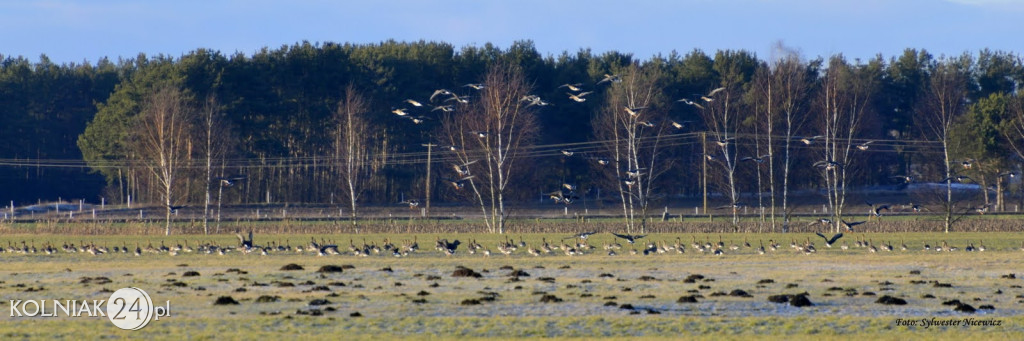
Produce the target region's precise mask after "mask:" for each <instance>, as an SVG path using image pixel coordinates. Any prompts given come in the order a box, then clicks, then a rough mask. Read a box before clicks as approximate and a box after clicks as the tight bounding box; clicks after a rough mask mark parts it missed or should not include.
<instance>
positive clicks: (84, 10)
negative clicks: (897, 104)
mask: <svg viewBox="0 0 1024 341" xmlns="http://www.w3.org/2000/svg"><path fill="white" fill-rule="evenodd" d="M1021 15H1024V1H1015V0H896V1H884V0H862V1H857V0H834V1H810V0H722V1H711V0H684V1H675V2H662V1H651V0H638V1H634V2H631V3H629V4H628V6H626V5H623V4H622V3H621V2H613V1H605V0H597V1H576V0H573V1H557V2H552V3H548V2H545V1H539V0H528V1H516V2H510V1H486V2H481V1H472V0H447V1H432V2H423V1H413V0H386V1H374V2H365V3H364V2H355V3H347V2H333V1H300V2H297V3H289V4H283V3H277V2H272V1H238V0H228V1H211V2H205V1H196V0H186V1H179V2H166V3H165V2H134V1H127V0H98V1H70V0H51V1H41V2H21V1H5V0H0V29H3V30H4V31H5V32H16V33H15V34H4V35H3V36H2V37H0V54H3V55H4V56H5V57H17V56H22V57H25V58H27V59H29V60H31V61H33V62H36V61H38V60H39V57H40V55H42V54H45V55H46V56H47V57H48V58H49V59H50V60H51V61H53V62H54V63H58V64H63V63H82V62H83V61H88V62H90V63H94V62H95V61H97V60H98V59H99V58H101V57H107V58H110V59H111V60H114V61H116V60H118V59H119V58H134V57H135V56H137V55H138V54H139V53H145V54H146V55H149V56H154V55H158V54H164V55H167V56H172V57H175V58H177V57H179V56H181V55H183V54H186V53H188V52H190V51H193V50H195V49H198V48H208V49H212V50H217V51H220V52H221V53H223V54H225V55H232V54H234V53H236V52H241V53H243V54H245V55H247V56H248V55H252V54H253V53H254V52H256V51H259V50H260V49H262V48H270V49H277V48H279V47H281V46H282V45H292V44H295V43H298V42H302V41H309V42H311V43H322V42H335V43H354V44H368V43H379V42H382V41H386V40H390V39H394V40H397V41H419V40H426V41H439V42H445V43H449V44H452V45H453V46H454V47H455V48H456V51H458V50H459V49H460V48H461V47H464V46H470V45H475V46H483V45H484V44H486V43H493V44H495V45H496V46H498V47H500V48H503V49H504V48H507V47H508V46H510V45H511V44H512V43H513V42H514V41H517V40H532V41H533V42H534V43H535V45H536V47H537V50H538V51H539V52H540V53H541V54H542V55H544V56H548V55H555V56H557V55H559V54H561V53H562V52H569V53H574V52H576V51H578V50H580V49H586V48H589V49H591V50H593V51H594V52H595V53H602V52H606V51H613V50H614V51H619V52H623V53H630V54H632V55H633V56H634V57H635V58H637V59H641V60H646V59H650V58H651V57H652V56H654V55H659V54H660V55H663V56H667V55H668V54H669V53H670V52H671V51H677V52H678V53H680V54H686V53H687V52H689V51H692V50H694V49H700V50H702V51H704V52H706V53H708V54H713V53H714V52H715V51H717V50H723V49H732V50H739V49H742V50H747V51H751V52H753V53H755V54H757V56H758V58H761V59H769V58H770V56H771V54H772V52H771V51H772V46H773V45H775V43H776V42H779V41H781V42H782V43H783V44H784V45H785V46H787V47H789V48H792V49H795V50H797V51H800V52H801V54H802V56H803V57H805V58H809V59H810V58H816V57H819V56H820V57H827V56H831V55H833V54H838V53H841V54H843V55H844V56H846V57H848V59H850V60H853V59H861V60H865V59H869V58H873V57H874V56H875V55H877V54H881V55H882V56H884V57H885V58H887V59H888V58H890V57H894V56H898V55H899V54H901V53H902V52H903V50H904V49H907V48H914V49H925V50H927V51H929V52H930V53H932V54H933V55H935V56H940V55H947V56H950V55H959V54H962V53H964V52H967V53H972V54H975V53H977V51H979V50H982V49H986V48H987V49H991V50H999V51H1005V52H1012V53H1015V54H1018V55H1019V54H1021V52H1022V50H1021V45H1020V44H1019V41H1018V40H1017V39H1016V35H1018V34H1019V33H1018V32H1021V31H1024V30H1022V29H1024V24H1022V23H1021V20H1019V18H1020V17H1021Z"/></svg>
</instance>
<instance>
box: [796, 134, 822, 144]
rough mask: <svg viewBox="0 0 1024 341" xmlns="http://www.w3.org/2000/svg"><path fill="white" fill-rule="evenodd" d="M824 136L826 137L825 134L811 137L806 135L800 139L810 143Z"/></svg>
mask: <svg viewBox="0 0 1024 341" xmlns="http://www.w3.org/2000/svg"><path fill="white" fill-rule="evenodd" d="M822 137H825V136H824V135H815V136H811V137H804V138H801V139H800V142H803V143H804V144H807V145H809V144H812V143H814V140H817V139H820V138H822Z"/></svg>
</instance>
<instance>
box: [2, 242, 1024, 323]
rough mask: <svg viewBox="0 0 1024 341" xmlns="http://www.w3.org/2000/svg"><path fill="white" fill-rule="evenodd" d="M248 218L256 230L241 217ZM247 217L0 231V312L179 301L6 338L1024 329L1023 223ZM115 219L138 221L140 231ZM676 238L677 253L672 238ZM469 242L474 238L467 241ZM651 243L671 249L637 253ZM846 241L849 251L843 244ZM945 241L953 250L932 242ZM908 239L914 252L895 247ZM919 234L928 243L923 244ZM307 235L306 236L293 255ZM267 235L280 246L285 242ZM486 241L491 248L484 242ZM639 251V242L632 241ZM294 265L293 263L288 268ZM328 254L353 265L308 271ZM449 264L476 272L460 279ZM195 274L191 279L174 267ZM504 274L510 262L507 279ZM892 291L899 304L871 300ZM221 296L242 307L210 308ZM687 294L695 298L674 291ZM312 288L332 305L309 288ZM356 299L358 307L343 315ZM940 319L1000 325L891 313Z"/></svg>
mask: <svg viewBox="0 0 1024 341" xmlns="http://www.w3.org/2000/svg"><path fill="white" fill-rule="evenodd" d="M562 223H564V224H567V225H566V227H565V229H566V230H574V231H575V230H576V229H582V228H583V227H585V226H584V225H580V226H576V225H572V224H573V223H572V222H562ZM520 224H524V225H525V223H523V222H520ZM242 227H248V226H235V227H233V228H242ZM253 227H254V228H255V230H256V231H257V232H256V234H255V241H254V242H255V244H257V245H261V246H274V248H273V249H271V250H269V252H268V255H266V256H261V255H260V252H258V251H257V252H252V253H249V254H243V253H242V252H241V250H240V249H237V247H238V239H237V237H235V236H234V235H233V234H220V235H212V236H202V235H172V236H170V237H164V236H160V235H155V234H151V233H141V232H146V231H142V230H140V231H137V232H140V233H124V235H107V234H104V235H93V234H88V233H86V234H77V235H56V234H46V233H42V234H40V233H25V232H26V231H31V230H32V229H31V228H30V227H26V226H9V225H8V226H5V227H4V228H3V230H0V231H2V233H3V235H0V247H4V248H5V249H6V248H8V245H10V246H14V247H16V248H20V247H21V245H22V242H23V241H24V245H25V246H28V247H30V248H31V247H32V246H34V247H35V248H36V249H37V252H36V253H28V254H22V253H19V252H10V253H8V252H5V253H2V254H0V277H2V278H3V279H2V283H0V296H2V297H0V309H2V310H4V311H6V310H8V309H9V308H8V305H9V300H12V299H27V298H47V299H71V298H74V299H105V298H107V297H108V296H109V295H110V292H111V291H113V290H117V289H118V288H122V287H129V286H134V287H139V288H142V289H144V290H147V291H148V292H149V294H150V295H151V296H152V297H153V299H154V300H155V301H158V302H163V301H166V300H170V301H171V305H172V314H173V315H172V316H171V317H166V318H162V319H161V320H160V321H153V322H152V323H150V325H149V326H147V327H145V328H144V329H142V330H140V331H134V332H129V331H122V330H119V329H116V328H115V327H114V326H113V325H111V324H110V322H109V321H107V320H105V319H100V318H95V319H91V318H78V319H72V318H64V317H61V318H36V319H26V318H11V317H9V316H8V315H9V314H0V337H3V338H4V339H24V338H37V337H52V336H59V337H73V338H82V339H91V338H98V337H101V336H113V337H114V338H129V337H130V338H156V339H165V338H172V337H173V338H177V339H180V338H191V339H225V338H226V339H251V338H252V337H260V336H271V335H277V336H280V335H281V334H284V335H289V336H294V337H296V338H303V337H320V338H323V337H328V338H338V337H342V338H345V339H381V338H384V339H394V338H398V337H402V338H414V339H415V338H445V339H449V338H455V337H458V338H491V337H497V338H513V337H516V338H518V337H530V336H544V337H555V338H561V339H593V338H601V337H612V338H620V339H621V338H624V337H625V338H630V339H635V338H640V339H645V338H673V339H675V338H686V339H691V338H696V339H707V338H713V337H714V338H717V337H716V336H715V335H716V334H728V335H734V337H737V338H743V337H746V336H754V337H764V336H774V337H786V338H796V339H833V338H835V339H847V338H852V337H858V338H860V337H868V338H872V339H874V338H881V339H907V338H925V337H927V338H941V339H945V338H959V337H965V336H976V337H977V336H980V337H982V338H983V339H1024V309H1022V308H1021V307H1022V306H1024V305H1022V303H1024V289H1022V285H1024V279H1022V278H1024V277H1022V276H1024V272H1022V270H1021V267H1020V264H1021V263H1022V262H1021V261H1022V260H1024V252H1022V251H1021V250H1020V247H1021V241H1024V236H1021V235H1020V234H1017V233H998V232H989V233H981V232H957V233H950V234H945V233H848V234H846V235H845V236H844V237H843V238H842V239H840V240H839V242H837V243H836V245H834V247H832V248H828V247H826V246H825V245H824V243H823V240H822V239H821V238H820V237H818V236H816V235H814V234H812V233H789V234H781V233H776V234H770V233H656V234H650V235H647V236H645V237H644V238H641V239H639V240H638V242H637V244H635V245H630V244H628V243H626V242H624V241H623V240H622V239H616V238H614V237H613V236H612V235H611V234H609V233H599V234H596V235H593V236H591V237H590V238H588V239H587V242H588V244H589V245H591V246H593V247H594V249H592V250H586V251H583V254H582V255H575V256H568V255H566V254H565V250H564V249H563V247H564V246H563V244H565V246H568V247H570V248H577V249H582V248H580V247H579V246H577V245H576V243H577V242H578V241H579V240H578V239H572V238H569V239H564V240H563V238H566V237H568V236H569V234H568V233H550V232H549V233H526V232H523V233H510V234H508V235H494V234H482V233H418V234H407V233H359V234H352V233H269V232H266V233H264V232H261V230H272V226H269V225H262V224H261V225H254V226H253ZM327 227H330V225H325V226H306V227H302V226H291V227H289V228H290V229H298V230H301V229H310V230H314V229H320V228H327ZM77 228H82V227H77ZM108 228H115V229H123V230H121V231H123V232H130V230H131V229H133V228H139V229H148V228H150V227H148V226H133V225H131V224H128V225H125V226H112V227H108ZM549 228H550V227H549ZM69 230H73V229H69ZM80 232H81V231H80ZM438 238H446V239H448V241H454V240H456V239H458V240H459V241H460V242H461V244H460V246H459V247H458V248H457V249H456V252H455V254H454V255H452V256H445V255H444V254H443V253H442V252H439V251H437V250H435V249H434V244H435V241H436V240H437V239H438ZM506 238H508V239H509V240H508V242H510V243H511V244H514V245H518V244H519V243H520V242H522V243H524V244H525V245H526V247H519V248H518V249H517V250H515V251H512V252H511V254H510V255H509V256H505V255H502V254H501V253H500V252H499V251H498V244H499V243H505V242H506ZM311 239H312V240H315V241H316V242H318V243H320V244H337V245H338V249H339V251H340V252H341V253H342V254H339V255H326V256H317V255H315V253H313V252H309V251H307V250H308V245H307V244H308V243H309V242H310V240H311ZM677 239H678V243H679V244H681V245H683V246H684V247H685V253H682V254H680V253H678V251H677V250H675V249H673V248H674V245H675V244H676V243H677ZM186 240H187V241H188V247H190V248H193V249H194V251H193V252H185V251H184V250H183V251H180V252H178V255H177V256H172V255H171V252H167V251H164V252H160V251H154V252H143V254H142V255H141V256H134V255H133V252H134V249H135V247H136V244H138V245H139V248H140V249H146V248H147V247H148V246H149V245H153V248H154V249H157V248H159V247H160V246H161V245H163V246H167V247H168V248H169V249H170V248H174V247H176V246H177V245H178V244H182V246H183V247H184V246H185V241H186ZM720 240H721V242H722V244H723V245H725V246H724V247H723V248H722V251H723V254H722V255H720V256H715V255H713V253H712V252H711V250H708V251H706V252H700V251H698V250H696V249H694V248H693V246H692V245H691V244H693V243H694V242H697V243H699V244H712V245H713V248H714V247H716V245H715V244H717V243H718V242H719V241H720ZM770 240H771V241H775V242H778V243H779V244H780V247H779V249H778V250H777V251H771V250H766V254H764V255H760V254H758V253H757V252H756V248H757V247H758V246H760V245H761V244H762V243H764V245H765V247H766V248H767V247H768V244H769V241H770ZM860 240H864V241H870V242H871V243H872V245H874V246H875V247H876V248H881V246H883V245H889V244H892V245H893V246H894V251H891V252H889V251H884V249H880V250H879V251H878V252H877V253H872V252H869V251H868V249H867V248H866V247H861V248H858V247H856V246H855V242H856V241H860ZM386 241H390V242H391V243H393V244H395V245H396V246H397V247H402V245H408V244H409V243H411V242H412V241H416V242H418V244H419V247H420V248H419V250H418V251H415V252H411V253H409V254H408V255H406V256H401V257H396V256H394V255H393V254H392V253H391V252H389V251H386V250H382V251H381V252H380V253H376V252H373V251H371V252H370V253H369V254H368V255H367V256H365V257H363V256H354V255H352V253H351V252H350V251H349V247H350V246H353V247H355V248H358V249H362V248H364V245H365V246H377V247H383V246H384V244H385V243H386ZM471 241H475V242H477V243H479V244H480V245H482V246H483V249H481V250H477V251H476V252H475V254H470V253H469V252H468V244H470V242H471ZM544 242H547V243H548V244H549V245H551V246H558V247H559V248H558V249H556V250H552V253H550V254H541V255H540V256H532V255H530V254H529V253H528V251H527V250H528V249H530V248H535V249H541V247H542V245H543V243H544ZM648 242H653V243H654V244H655V246H656V247H658V249H663V250H664V251H665V252H664V253H660V252H658V251H653V252H651V254H650V255H646V256H645V255H643V254H642V250H643V249H644V248H646V247H647V245H646V244H647V243H648ZM744 242H747V243H750V244H751V247H746V246H745V245H744ZM807 242H813V243H814V245H815V247H816V248H817V252H816V253H812V254H805V253H804V252H800V251H797V250H796V249H794V248H791V247H790V244H792V243H795V244H797V245H806V243H807ZM843 242H846V243H847V245H848V246H849V247H850V249H849V250H841V249H840V248H839V246H840V245H841V244H842V243H843ZM943 242H945V243H946V245H947V246H955V247H957V250H956V251H952V252H950V251H943V252H936V251H934V247H935V246H939V245H942V243H943ZM65 243H67V244H75V245H76V246H81V245H83V244H86V245H90V246H91V245H96V246H98V247H106V248H107V249H112V248H113V247H115V246H118V247H119V249H120V247H122V246H128V247H129V249H130V250H131V251H130V252H128V253H117V254H109V253H108V254H102V255H92V254H89V253H81V252H77V253H66V252H64V251H59V252H57V253H55V254H52V255H47V254H44V253H42V252H40V250H42V249H43V248H44V246H47V245H51V244H52V245H53V246H55V247H57V248H63V246H64V244H65ZM614 243H618V244H620V245H621V248H619V249H612V250H614V251H615V252H616V253H617V255H616V256H610V255H608V253H609V250H606V249H605V246H606V245H611V244H614ZM200 244H211V245H218V246H220V247H236V249H234V250H233V251H231V252H228V253H227V254H225V255H218V254H217V253H211V254H205V253H202V252H199V251H198V250H195V249H198V247H199V246H200ZM902 244H906V245H907V247H908V250H907V251H901V249H900V248H901V245H902ZM924 244H929V246H930V247H932V249H930V250H928V251H925V250H924V249H923V247H924ZM972 244H973V246H974V247H975V248H977V247H980V246H982V245H984V247H985V249H986V250H985V251H974V252H965V251H964V249H965V248H966V247H967V246H969V245H972ZM300 245H302V246H303V247H304V248H305V249H307V250H304V251H303V252H302V253H298V252H297V251H295V248H296V247H298V246H300ZM734 245H735V246H736V249H735V250H734V249H733V248H732V247H733V246H734ZM69 246H70V245H69ZM277 246H280V247H282V248H284V249H285V250H282V251H278V250H277ZM485 249H486V250H488V251H491V253H492V255H491V256H489V257H488V256H485V255H483V251H484V250H485ZM634 249H635V250H637V251H638V252H637V253H638V254H636V255H632V254H631V252H630V251H631V250H634ZM712 250H713V249H712ZM287 264H297V265H299V266H301V267H302V268H303V269H302V270H292V271H285V270H281V269H282V267H284V266H285V265H287ZM325 265H338V266H341V265H351V267H350V268H346V269H344V271H343V272H329V273H321V272H318V270H319V269H320V268H321V267H322V266H325ZM458 266H463V267H466V268H468V269H471V270H473V272H476V273H478V274H479V275H480V277H479V278H473V277H454V276H453V274H454V272H455V271H456V268H457V267H458ZM229 270H230V271H229ZM188 271H195V272H197V273H198V275H197V276H184V275H185V273H186V272H188ZM518 271H522V272H518ZM514 272H518V274H517V275H518V276H510V275H511V274H513V273H514ZM696 275H700V276H703V278H700V277H698V276H696ZM737 290H742V291H743V292H745V293H746V295H743V294H742V293H740V292H738V291H737ZM800 293H806V296H805V297H806V298H807V299H808V300H809V301H810V302H812V303H813V305H812V306H807V307H794V306H791V305H789V304H787V303H772V302H769V296H772V295H779V294H800ZM747 295H749V296H750V297H746V296H747ZM886 295H888V296H892V297H896V298H901V299H903V300H905V301H906V304H905V305H885V304H880V303H876V301H878V300H879V299H880V298H881V297H882V296H886ZM929 295H930V296H929ZM221 296H230V297H232V298H233V299H234V300H236V301H237V302H238V303H239V304H238V305H214V304H213V303H214V302H215V301H216V300H217V299H218V297H221ZM689 298H692V300H694V301H696V302H694V303H687V302H682V301H686V299H689ZM321 299H322V300H326V302H314V300H321ZM952 300H959V301H960V302H961V303H963V304H967V305H970V306H971V307H972V308H974V309H977V310H976V312H974V313H965V312H956V311H954V308H955V307H956V306H955V305H944V304H943V303H944V302H949V301H952ZM311 303H316V304H315V305H314V304H311ZM983 306H991V308H993V309H981V308H982V307H983ZM985 308H988V307H985ZM357 312H358V315H361V316H359V317H353V316H351V315H353V314H355V313H357ZM933 317H934V318H937V319H940V320H943V319H956V320H959V321H963V320H964V319H972V318H973V319H975V320H974V321H979V320H986V321H987V320H993V321H999V322H1000V324H1001V325H1000V326H959V327H940V326H932V327H929V328H924V327H921V326H917V327H906V326H900V325H897V322H896V321H897V319H901V320H903V321H906V320H917V321H921V320H922V319H929V320H930V319H931V318H933ZM919 323H920V322H919ZM236 331H239V332H236ZM342 335H343V336H342Z"/></svg>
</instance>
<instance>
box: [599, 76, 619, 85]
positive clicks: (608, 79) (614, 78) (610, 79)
mask: <svg viewBox="0 0 1024 341" xmlns="http://www.w3.org/2000/svg"><path fill="white" fill-rule="evenodd" d="M605 82H612V83H619V82H622V78H619V76H618V75H609V74H607V73H606V74H604V78H602V79H601V80H600V81H598V82H597V84H598V85H600V84H601V83H605Z"/></svg>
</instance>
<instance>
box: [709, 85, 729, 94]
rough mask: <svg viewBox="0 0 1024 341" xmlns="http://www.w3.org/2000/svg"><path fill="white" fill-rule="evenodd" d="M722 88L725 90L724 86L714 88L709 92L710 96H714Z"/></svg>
mask: <svg viewBox="0 0 1024 341" xmlns="http://www.w3.org/2000/svg"><path fill="white" fill-rule="evenodd" d="M722 90H725V87H724V86H723V87H720V88H717V89H714V90H711V92H709V93H708V97H711V96H714V95H715V94H717V93H719V92H721V91H722Z"/></svg>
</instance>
